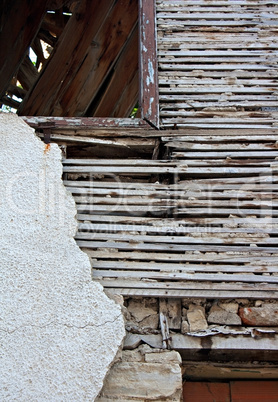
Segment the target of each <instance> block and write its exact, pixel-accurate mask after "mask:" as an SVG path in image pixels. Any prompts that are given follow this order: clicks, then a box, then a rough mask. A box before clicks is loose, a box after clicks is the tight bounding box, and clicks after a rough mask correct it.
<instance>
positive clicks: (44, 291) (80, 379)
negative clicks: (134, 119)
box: [0, 113, 124, 401]
mask: <svg viewBox="0 0 278 402" xmlns="http://www.w3.org/2000/svg"><path fill="white" fill-rule="evenodd" d="M61 173H62V164H61V155H60V150H59V148H58V146H57V145H56V144H51V146H50V148H49V149H48V148H47V147H46V146H45V145H44V144H43V143H42V141H40V140H39V139H38V138H37V137H36V136H35V134H34V132H33V130H32V129H31V128H30V127H29V126H27V125H26V124H25V123H24V122H23V121H22V119H20V118H19V117H17V116H16V115H13V114H6V113H1V114H0V227H1V232H0V250H1V254H0V255H1V259H0V275H1V278H0V279H1V282H0V344H1V349H0V359H1V361H0V400H1V401H93V400H94V399H95V398H96V396H97V394H98V393H99V391H100V389H101V387H102V384H103V380H104V377H105V375H106V373H107V371H108V368H109V366H110V365H111V363H112V362H113V360H114V357H115V355H116V352H117V351H118V348H119V346H120V345H121V342H122V339H123V336H124V322H123V318H122V314H121V309H120V306H119V305H116V304H115V303H114V302H113V301H112V300H110V299H108V298H107V296H106V295H105V294H104V292H103V289H102V287H101V286H100V285H99V284H98V283H95V282H92V280H91V272H90V271H91V267H90V262H89V259H88V257H87V255H86V254H84V253H83V252H81V251H80V249H79V247H78V246H77V245H76V243H75V241H74V239H73V236H74V234H75V231H76V226H77V223H76V220H75V214H76V209H75V204H74V201H73V198H72V197H71V195H69V194H68V193H67V192H66V190H65V188H64V186H63V183H62V180H61Z"/></svg>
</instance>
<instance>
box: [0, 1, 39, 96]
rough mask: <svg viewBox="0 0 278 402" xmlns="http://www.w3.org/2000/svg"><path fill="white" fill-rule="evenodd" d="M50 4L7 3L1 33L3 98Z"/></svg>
mask: <svg viewBox="0 0 278 402" xmlns="http://www.w3.org/2000/svg"><path fill="white" fill-rule="evenodd" d="M46 3H47V2H46V1H42V0H10V1H6V2H5V3H4V7H3V8H2V16H1V25H2V26H1V30H0V98H1V97H2V96H3V95H5V92H6V90H7V88H8V86H9V84H10V82H11V80H12V78H13V76H14V75H15V74H16V72H17V70H18V68H19V66H20V64H21V62H22V60H23V59H24V57H25V56H26V54H27V52H28V48H29V47H30V45H31V43H32V41H33V40H34V38H35V36H36V34H37V32H38V30H39V27H40V25H41V22H42V19H43V16H44V14H45V11H46Z"/></svg>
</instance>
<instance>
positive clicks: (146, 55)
mask: <svg viewBox="0 0 278 402" xmlns="http://www.w3.org/2000/svg"><path fill="white" fill-rule="evenodd" d="M139 29H140V45H139V46H140V55H141V57H140V70H139V71H140V76H139V81H140V107H141V110H142V116H143V117H144V118H146V119H147V120H148V121H149V122H151V123H152V124H153V125H154V126H155V127H159V96H158V81H157V80H158V78H157V54H156V51H157V35H156V32H157V31H156V12H155V2H153V1H148V0H139ZM147 49H148V51H147Z"/></svg>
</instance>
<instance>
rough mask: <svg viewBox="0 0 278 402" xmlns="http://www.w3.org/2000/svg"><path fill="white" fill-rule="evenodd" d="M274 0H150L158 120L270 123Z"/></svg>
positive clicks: (170, 123)
mask: <svg viewBox="0 0 278 402" xmlns="http://www.w3.org/2000/svg"><path fill="white" fill-rule="evenodd" d="M277 11H278V8H277V2H275V1H267V2H266V1H264V0H258V1H248V2H245V1H228V0H226V1H221V2H220V1H217V2H208V1H204V0H198V1H191V0H184V1H179V0H174V1H171V2H167V1H165V0H157V27H158V63H159V92H160V116H161V123H162V126H163V127H165V128H170V127H184V128H194V127H195V128H235V129H240V128H244V127H249V128H263V127H265V126H275V124H277V115H278V109H277V101H278V97H277V88H278V85H277V75H278V69H277V49H278V36H277V24H278V20H277V18H278V14H277Z"/></svg>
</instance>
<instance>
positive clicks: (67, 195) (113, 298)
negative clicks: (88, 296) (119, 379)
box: [0, 112, 126, 400]
mask: <svg viewBox="0 0 278 402" xmlns="http://www.w3.org/2000/svg"><path fill="white" fill-rule="evenodd" d="M3 114H4V112H3ZM5 114H6V113H5ZM9 115H11V116H14V117H13V118H16V119H18V120H19V121H20V122H21V123H22V124H23V125H24V126H25V129H27V130H28V131H29V132H30V134H31V135H32V137H33V140H34V141H35V142H37V144H40V147H41V149H44V153H46V152H48V151H49V149H50V146H49V145H47V144H44V143H43V141H42V139H41V138H40V137H39V136H38V135H37V134H36V132H35V129H33V128H32V127H30V126H29V125H28V124H27V123H26V122H25V121H24V119H23V118H22V117H21V116H17V115H15V114H13V113H9ZM53 144H54V145H56V146H57V148H58V150H59V152H60V159H59V161H58V160H57V162H59V164H60V171H59V172H58V173H57V177H58V174H59V176H60V178H59V182H60V185H61V189H63V191H64V196H65V198H66V199H67V201H69V202H70V203H71V204H72V205H73V208H74V210H75V214H74V216H72V218H73V219H74V220H75V223H76V224H75V228H74V232H71V233H70V238H71V240H72V241H73V242H74V244H75V246H76V247H77V249H78V250H79V252H80V253H82V254H83V256H84V258H86V259H87V261H88V268H89V267H90V277H91V281H92V282H94V284H95V285H96V286H98V287H99V288H100V289H101V290H102V293H103V295H104V297H106V298H107V299H109V300H110V301H111V302H113V303H114V304H115V305H118V306H119V307H120V309H119V311H120V314H118V315H117V316H116V317H115V318H114V319H113V320H111V321H110V320H108V321H104V322H102V323H100V324H98V325H94V324H93V323H87V324H85V325H84V326H77V325H70V324H66V323H60V322H55V321H50V322H48V323H45V324H43V325H34V324H26V325H22V326H19V327H16V328H14V329H13V330H7V329H4V328H0V331H1V332H4V333H7V334H8V335H12V334H14V333H15V332H17V331H20V330H22V329H23V328H32V327H33V328H34V327H36V328H41V329H43V328H47V327H49V326H51V325H55V326H63V327H68V328H78V329H86V328H88V327H95V328H97V327H103V325H106V324H111V323H114V322H117V321H120V320H121V323H119V324H122V323H123V324H125V321H126V320H125V317H124V306H123V297H122V296H121V295H114V294H112V293H110V292H109V291H107V292H106V291H105V289H104V287H103V286H102V285H101V284H100V283H99V282H97V281H94V280H93V278H92V270H93V266H92V265H91V262H90V258H89V256H88V255H87V254H86V252H84V251H83V250H81V248H80V247H79V246H78V244H77V242H76V240H75V234H76V232H77V230H78V220H77V207H76V203H75V200H74V197H73V196H72V194H71V193H70V191H69V190H68V189H67V188H66V187H65V185H64V182H63V179H62V175H63V165H62V160H63V155H62V150H61V149H60V147H59V146H58V144H55V143H53ZM43 146H44V148H43ZM117 297H119V298H118V299H117ZM125 337H126V332H125V329H124V334H123V336H122V340H121V343H120V344H119V346H118V350H117V352H116V353H115V355H114V358H113V359H111V362H110V364H109V365H108V366H107V369H106V374H105V377H104V378H103V380H102V387H101V389H100V391H99V393H98V395H97V396H96V398H95V399H94V400H96V399H97V398H98V396H99V395H100V394H101V392H102V389H103V387H104V384H105V380H106V378H107V376H108V374H109V372H110V370H111V368H112V367H113V366H114V364H116V363H117V362H118V361H119V356H120V355H121V353H122V350H123V345H124V339H125Z"/></svg>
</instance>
